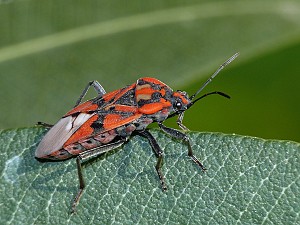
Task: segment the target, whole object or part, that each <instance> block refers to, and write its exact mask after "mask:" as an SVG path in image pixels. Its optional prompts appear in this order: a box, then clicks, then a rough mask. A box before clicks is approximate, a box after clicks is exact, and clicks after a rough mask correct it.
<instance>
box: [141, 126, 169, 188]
mask: <svg viewBox="0 0 300 225" xmlns="http://www.w3.org/2000/svg"><path fill="white" fill-rule="evenodd" d="M139 134H140V135H142V136H143V137H145V138H147V139H148V141H149V143H150V145H151V147H152V149H153V151H154V153H155V155H156V157H157V163H156V166H155V169H156V172H157V174H158V177H159V180H160V183H161V186H162V189H163V191H165V190H167V186H166V183H165V178H164V176H163V174H162V172H161V168H162V165H163V151H162V150H161V148H160V146H159V145H158V143H157V141H156V140H155V138H154V137H153V136H152V134H151V133H150V132H149V131H148V130H144V131H140V132H139Z"/></svg>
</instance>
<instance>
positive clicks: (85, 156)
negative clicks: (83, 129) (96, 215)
mask: <svg viewBox="0 0 300 225" xmlns="http://www.w3.org/2000/svg"><path fill="white" fill-rule="evenodd" d="M126 141H127V139H122V140H118V141H116V142H114V143H110V144H106V145H102V146H99V147H97V148H93V149H90V150H87V151H85V152H82V153H80V154H79V155H78V156H77V158H76V163H77V172H78V179H79V190H78V192H77V195H76V196H75V199H74V201H73V204H72V208H71V213H74V212H75V209H76V206H77V204H78V203H79V200H80V197H81V196H82V193H83V190H84V188H85V181H84V178H83V174H82V166H81V164H82V163H83V161H86V160H89V159H91V158H94V157H97V156H99V155H101V154H103V153H105V152H108V151H111V150H113V149H116V148H118V147H120V146H121V145H123V144H124V143H125V142H126Z"/></svg>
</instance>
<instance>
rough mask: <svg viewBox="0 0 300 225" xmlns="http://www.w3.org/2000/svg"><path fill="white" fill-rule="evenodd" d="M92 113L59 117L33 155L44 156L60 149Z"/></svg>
mask: <svg viewBox="0 0 300 225" xmlns="http://www.w3.org/2000/svg"><path fill="white" fill-rule="evenodd" d="M93 115H94V114H86V113H80V114H79V115H78V116H77V117H73V116H68V117H65V118H62V119H60V120H59V121H58V122H57V123H56V124H55V125H54V126H53V127H52V128H51V129H50V130H49V131H48V133H47V134H46V135H45V137H44V138H43V139H42V141H41V142H40V144H39V145H38V147H37V149H36V152H35V157H37V158H44V157H46V156H47V155H49V154H51V153H52V152H55V151H57V150H59V149H61V148H62V147H63V145H64V143H65V142H66V141H67V140H68V139H69V138H70V137H71V136H72V134H74V133H75V131H76V130H77V129H78V128H79V127H81V126H82V124H84V123H85V122H86V121H87V120H88V119H89V118H91V117H92V116H93Z"/></svg>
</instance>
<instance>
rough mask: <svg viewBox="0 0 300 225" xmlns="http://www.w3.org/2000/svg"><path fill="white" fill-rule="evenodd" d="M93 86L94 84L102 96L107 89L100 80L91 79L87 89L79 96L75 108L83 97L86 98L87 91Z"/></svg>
mask: <svg viewBox="0 0 300 225" xmlns="http://www.w3.org/2000/svg"><path fill="white" fill-rule="evenodd" d="M91 86H93V88H94V89H95V91H96V92H97V94H98V95H99V96H102V95H104V94H105V93H106V91H105V90H104V88H103V87H102V85H101V84H100V83H99V82H98V81H96V80H93V81H90V82H89V83H88V84H87V86H86V87H85V89H84V90H83V92H82V93H81V95H80V96H79V99H78V100H77V102H76V104H75V106H74V108H75V107H76V106H78V105H79V104H80V103H81V101H82V99H83V98H84V96H85V95H86V93H87V92H88V90H89V88H90V87H91Z"/></svg>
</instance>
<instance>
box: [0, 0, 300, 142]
mask: <svg viewBox="0 0 300 225" xmlns="http://www.w3.org/2000/svg"><path fill="white" fill-rule="evenodd" d="M235 52H240V57H238V58H237V59H236V60H235V61H234V62H233V63H232V64H230V65H229V66H228V67H227V68H226V69H225V70H224V71H222V73H221V74H220V75H219V76H218V77H216V79H214V81H213V82H212V83H211V84H210V85H209V86H208V87H207V88H206V89H205V90H204V92H203V93H205V92H209V91H214V90H219V91H223V92H225V93H227V94H229V95H230V96H231V97H232V98H231V99H230V100H228V99H225V98H222V97H220V96H210V97H208V98H205V99H203V100H201V101H200V102H198V104H197V105H195V106H194V107H193V108H191V110H189V111H188V112H187V113H186V114H185V119H184V123H185V125H186V126H187V127H189V128H190V129H191V130H197V131H216V132H224V133H237V134H242V135H251V136H257V137H263V138H272V139H288V140H295V141H298V142H300V134H299V131H300V119H299V113H300V106H299V103H300V93H299V88H300V1H299V0H297V1H291V0H287V1H277V0H265V1H252V0H248V1H247V0H246V1H240V0H237V1H212V0H210V1H198V0H197V1H174V0H170V1H120V0H118V1H90V0H85V1H81V0H72V1H71V0H55V1H54V0H48V1H41V0H15V1H14V0H12V1H3V0H2V1H0V76H1V83H0V93H1V98H0V101H1V102H0V107H1V117H0V128H1V129H4V128H17V127H24V126H33V125H34V124H35V123H36V122H37V121H44V122H48V123H55V122H56V121H57V120H58V119H59V118H60V117H61V116H62V115H63V114H64V113H65V112H67V111H68V110H70V109H71V107H72V106H73V105H74V104H75V101H76V100H77V98H78V97H79V95H80V93H81V92H82V90H83V88H84V87H85V85H86V84H87V82H88V81H90V80H98V81H99V82H100V83H101V84H102V85H103V86H104V87H105V89H106V91H112V90H114V89H117V88H120V87H123V86H125V85H127V84H132V83H133V82H135V80H136V79H138V78H139V77H143V76H152V77H156V78H158V79H160V80H161V81H163V82H165V83H167V84H168V85H169V86H171V87H172V88H173V89H175V90H177V89H180V90H186V91H188V92H189V93H190V94H193V93H194V92H195V91H196V90H197V89H198V88H199V87H200V86H201V84H202V83H203V82H204V81H205V80H206V79H207V78H208V77H209V76H210V75H211V74H212V73H213V72H214V71H215V70H216V69H217V68H218V66H219V65H220V64H221V63H223V62H224V61H225V60H226V59H227V58H228V57H230V56H231V55H233V54H234V53H235ZM94 95H95V93H94V92H93V91H90V92H89V95H88V97H93V96H94ZM169 123H171V125H172V126H174V127H176V124H175V123H174V121H170V122H169Z"/></svg>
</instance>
